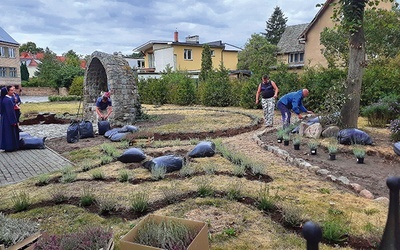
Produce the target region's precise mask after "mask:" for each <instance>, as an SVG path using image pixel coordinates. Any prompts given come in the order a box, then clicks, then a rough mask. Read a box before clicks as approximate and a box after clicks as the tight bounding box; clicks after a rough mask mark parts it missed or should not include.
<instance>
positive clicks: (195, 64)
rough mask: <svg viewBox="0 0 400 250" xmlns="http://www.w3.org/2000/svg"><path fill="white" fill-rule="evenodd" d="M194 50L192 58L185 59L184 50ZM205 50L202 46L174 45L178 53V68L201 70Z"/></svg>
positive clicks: (176, 53)
mask: <svg viewBox="0 0 400 250" xmlns="http://www.w3.org/2000/svg"><path fill="white" fill-rule="evenodd" d="M185 49H191V50H192V60H185V59H184V50H185ZM202 52H203V48H202V47H194V46H193V47H190V46H180V45H175V46H174V54H175V55H176V65H177V67H178V70H187V71H200V70H201V53H202Z"/></svg>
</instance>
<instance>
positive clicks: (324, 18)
mask: <svg viewBox="0 0 400 250" xmlns="http://www.w3.org/2000/svg"><path fill="white" fill-rule="evenodd" d="M337 2H338V0H327V1H326V2H325V3H324V5H323V6H322V7H321V8H320V10H319V11H318V13H317V14H316V15H315V17H314V18H313V20H312V21H311V22H310V23H309V24H307V25H303V24H299V25H293V26H288V27H287V28H286V30H285V32H284V34H283V35H282V37H281V40H280V41H279V43H278V49H279V52H278V54H277V59H278V62H286V63H287V64H289V67H290V69H292V70H296V71H301V70H302V68H303V67H304V66H322V67H327V66H328V62H327V60H326V59H325V57H324V55H323V51H324V46H323V45H321V42H320V38H321V32H322V31H323V30H324V29H325V28H333V27H334V25H335V23H334V21H333V20H332V18H331V17H332V16H333V12H334V8H336V7H335V5H332V4H334V3H337ZM393 5H394V3H391V2H389V1H386V2H385V1H381V2H380V4H379V5H378V8H381V9H387V10H390V9H392V7H393ZM367 8H369V7H367ZM285 33H287V34H285ZM296 43H297V44H296ZM302 50H303V52H301V51H302Z"/></svg>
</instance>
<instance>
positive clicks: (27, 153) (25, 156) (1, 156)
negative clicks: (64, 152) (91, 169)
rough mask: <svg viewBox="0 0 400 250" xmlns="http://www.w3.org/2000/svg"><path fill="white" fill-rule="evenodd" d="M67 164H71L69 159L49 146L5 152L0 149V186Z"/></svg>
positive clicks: (48, 171) (54, 169)
mask: <svg viewBox="0 0 400 250" xmlns="http://www.w3.org/2000/svg"><path fill="white" fill-rule="evenodd" d="M69 165H72V163H71V162H70V161H68V160H67V159H65V158H64V157H62V156H61V155H59V154H58V153H56V152H55V151H53V150H51V149H50V148H45V149H31V150H19V151H15V152H7V153H6V152H4V151H0V186H4V185H9V184H12V183H17V182H21V181H23V180H26V179H28V178H31V177H34V176H38V175H40V174H44V173H50V172H53V171H57V170H60V169H62V168H64V167H66V166H69Z"/></svg>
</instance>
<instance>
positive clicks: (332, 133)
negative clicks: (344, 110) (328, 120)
mask: <svg viewBox="0 0 400 250" xmlns="http://www.w3.org/2000/svg"><path fill="white" fill-rule="evenodd" d="M339 131H340V128H339V127H338V126H329V127H327V128H326V129H324V131H322V133H321V136H322V137H324V138H329V137H335V138H336V137H337V136H338V134H339Z"/></svg>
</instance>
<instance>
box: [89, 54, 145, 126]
mask: <svg viewBox="0 0 400 250" xmlns="http://www.w3.org/2000/svg"><path fill="white" fill-rule="evenodd" d="M105 91H109V92H110V93H111V100H112V106H113V112H112V113H111V116H110V117H109V119H108V120H109V121H110V124H111V126H123V125H129V124H133V123H134V121H135V118H136V115H137V114H138V113H139V112H140V110H138V109H140V104H139V101H138V90H137V85H136V82H135V79H134V77H133V71H132V69H131V68H130V67H129V64H128V62H127V61H126V60H125V59H124V58H122V56H119V55H110V54H107V53H104V52H99V51H95V52H93V53H92V55H91V56H90V59H89V60H88V62H87V66H86V70H85V77H84V91H83V95H84V100H83V115H84V119H85V120H89V121H95V115H96V109H95V108H96V107H95V106H96V100H97V98H98V97H100V95H101V92H105ZM94 125H95V124H94ZM96 125H97V124H96Z"/></svg>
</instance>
